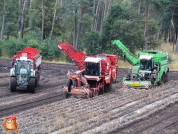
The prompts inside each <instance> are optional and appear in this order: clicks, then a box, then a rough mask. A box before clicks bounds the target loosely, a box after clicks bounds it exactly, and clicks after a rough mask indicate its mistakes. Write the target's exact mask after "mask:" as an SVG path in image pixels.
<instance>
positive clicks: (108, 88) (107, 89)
mask: <svg viewBox="0 0 178 134" xmlns="http://www.w3.org/2000/svg"><path fill="white" fill-rule="evenodd" d="M110 90H111V84H105V88H104V92H105V93H109V92H110Z"/></svg>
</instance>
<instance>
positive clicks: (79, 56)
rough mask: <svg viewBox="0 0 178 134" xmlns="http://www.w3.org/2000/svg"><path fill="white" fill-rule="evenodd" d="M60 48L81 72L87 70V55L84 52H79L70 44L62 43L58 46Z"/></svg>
mask: <svg viewBox="0 0 178 134" xmlns="http://www.w3.org/2000/svg"><path fill="white" fill-rule="evenodd" d="M58 48H59V49H60V50H61V51H62V52H63V53H64V54H66V55H67V56H69V57H70V58H71V60H72V61H73V62H74V63H75V64H76V65H77V66H78V67H79V69H80V70H83V69H85V62H84V61H85V57H86V54H85V53H83V52H79V51H78V50H77V49H76V48H75V47H73V46H72V45H71V44H69V43H68V42H60V43H59V44H58Z"/></svg>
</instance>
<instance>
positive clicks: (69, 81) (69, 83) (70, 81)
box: [66, 79, 72, 92]
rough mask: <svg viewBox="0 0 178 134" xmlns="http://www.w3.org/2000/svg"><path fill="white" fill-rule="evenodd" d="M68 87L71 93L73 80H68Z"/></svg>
mask: <svg viewBox="0 0 178 134" xmlns="http://www.w3.org/2000/svg"><path fill="white" fill-rule="evenodd" d="M66 85H67V87H68V92H71V86H72V80H71V79H68V81H67V84H66Z"/></svg>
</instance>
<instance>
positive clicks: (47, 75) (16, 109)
mask: <svg viewBox="0 0 178 134" xmlns="http://www.w3.org/2000/svg"><path fill="white" fill-rule="evenodd" d="M8 65H10V60H7V59H6V60H5V59H0V101H1V103H0V124H2V123H3V121H4V118H5V117H7V116H9V115H15V116H16V117H17V121H18V123H19V127H18V129H19V133H20V134H36V133H50V134H51V133H52V134H63V133H64V134H65V133H66V134H76V133H86V134H94V133H97V134H99V133H115V134H116V133H119V134H122V133H123V134H127V133H128V134H130V133H132V134H139V133H140V134H143V133H145V134H148V133H149V134H150V133H153V134H155V133H156V134H157V133H159V134H163V133H168V134H175V133H177V132H178V115H177V113H178V77H177V76H178V72H176V71H170V72H169V82H167V83H166V84H164V85H161V86H159V87H156V88H153V89H151V90H144V89H127V88H122V85H121V81H122V78H123V76H124V75H126V73H127V70H128V69H118V80H117V83H115V84H114V85H113V90H112V91H111V92H110V93H107V94H103V95H100V96H96V97H94V98H90V99H82V98H76V97H70V98H69V99H66V98H65V97H64V94H63V92H62V86H63V85H65V83H66V80H67V79H66V76H65V74H66V71H67V70H77V67H76V66H74V65H63V64H54V63H42V66H41V67H42V70H41V80H40V86H39V87H38V88H36V93H35V94H31V93H28V92H27V91H26V89H19V90H18V91H17V92H15V93H11V92H10V90H9V89H8V88H9V67H8ZM2 131H3V127H1V126H0V132H2Z"/></svg>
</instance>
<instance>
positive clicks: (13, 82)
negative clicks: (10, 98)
mask: <svg viewBox="0 0 178 134" xmlns="http://www.w3.org/2000/svg"><path fill="white" fill-rule="evenodd" d="M16 87H17V79H16V77H11V78H10V90H11V92H16Z"/></svg>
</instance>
